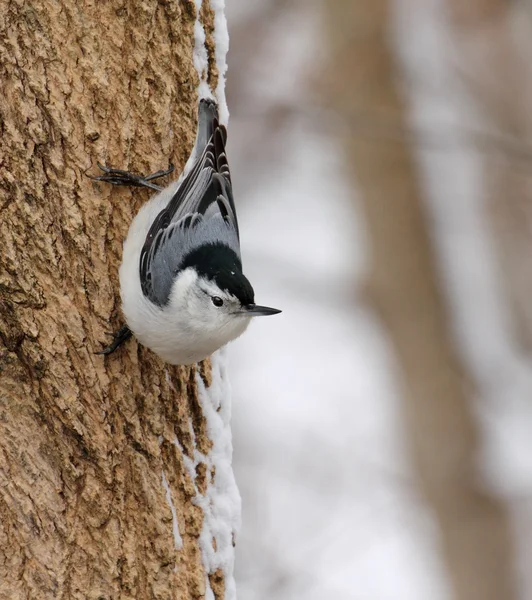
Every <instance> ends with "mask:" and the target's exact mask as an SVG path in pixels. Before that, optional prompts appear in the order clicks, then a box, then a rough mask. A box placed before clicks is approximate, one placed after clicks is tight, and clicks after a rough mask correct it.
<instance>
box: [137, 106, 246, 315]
mask: <svg viewBox="0 0 532 600" xmlns="http://www.w3.org/2000/svg"><path fill="white" fill-rule="evenodd" d="M226 141H227V130H226V128H225V127H224V126H223V125H220V124H219V123H218V119H217V117H215V118H213V123H212V135H211V137H210V139H209V140H208V143H207V144H206V146H205V148H204V149H203V152H202V153H201V155H200V157H199V158H198V160H197V162H196V163H195V164H194V166H193V167H192V169H191V170H190V172H189V173H188V175H187V176H186V177H185V179H184V180H183V182H182V184H181V185H180V186H179V188H178V189H177V191H176V192H175V194H174V195H173V196H172V198H171V199H170V201H169V202H168V204H167V206H166V207H165V208H164V209H163V210H162V211H161V212H160V213H159V214H158V215H157V217H156V219H155V220H154V222H153V224H152V226H151V227H150V230H149V231H148V235H147V236H146V241H145V243H144V246H143V248H142V251H141V254H140V265H139V268H140V281H141V287H142V291H143V293H144V295H145V296H146V297H147V298H149V299H150V300H151V301H152V302H154V303H155V304H157V305H158V306H164V305H165V304H166V303H167V302H168V298H169V296H170V292H171V288H172V284H173V281H174V278H175V275H176V273H177V272H178V271H179V268H180V265H181V264H182V263H183V261H184V259H185V258H186V256H187V254H189V253H190V252H191V251H193V250H194V249H196V248H198V247H199V246H201V245H202V244H209V243H212V244H214V243H220V242H221V243H223V244H226V245H227V246H229V248H231V249H232V250H234V251H235V253H236V254H237V256H238V257H240V244H239V233H238V222H237V217H236V210H235V204H234V199H233V192H232V186H231V173H230V170H229V163H228V161H227V155H226V152H225V144H226Z"/></svg>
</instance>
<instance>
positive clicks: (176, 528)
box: [162, 471, 183, 550]
mask: <svg viewBox="0 0 532 600" xmlns="http://www.w3.org/2000/svg"><path fill="white" fill-rule="evenodd" d="M162 479H163V487H164V489H165V492H166V501H167V502H168V506H169V507H170V510H171V511H172V533H173V534H174V545H175V549H176V550H181V548H182V547H183V539H182V538H181V534H180V533H179V525H178V522H177V511H176V509H175V506H174V503H173V502H172V491H171V490H170V485H169V484H168V479H166V474H165V472H164V471H163V477H162Z"/></svg>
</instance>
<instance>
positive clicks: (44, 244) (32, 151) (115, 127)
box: [0, 0, 239, 600]
mask: <svg viewBox="0 0 532 600" xmlns="http://www.w3.org/2000/svg"><path fill="white" fill-rule="evenodd" d="M218 5H220V3H219V2H218V3H216V6H217V8H216V10H217V11H221V9H220V8H218ZM213 6H214V3H213ZM216 16H217V17H220V18H217V24H218V25H217V26H220V27H222V26H223V25H224V19H223V12H220V13H219V14H217V15H216ZM214 17H215V13H214V10H213V9H212V8H211V6H210V3H209V0H204V1H203V7H202V9H201V15H197V14H196V6H195V4H194V2H191V1H189V0H184V1H183V2H177V1H174V0H172V1H163V0H159V1H155V0H147V1H145V2H140V1H137V0H131V1H129V2H126V3H124V2H122V1H120V0H111V1H110V2H89V1H88V0H81V2H80V1H79V0H60V1H57V2H49V1H47V0H37V1H35V2H31V3H29V4H28V3H26V2H18V1H16V2H8V1H7V0H0V82H1V83H0V87H1V88H2V89H1V93H0V210H1V213H0V214H1V221H0V240H1V242H2V243H1V245H2V250H1V252H0V599H1V600H3V599H6V600H18V599H22V598H24V599H25V598H28V599H32V600H33V599H39V600H40V599H47V598H63V599H71V598H72V599H75V598H79V599H94V600H104V599H105V600H111V599H113V600H114V599H118V598H120V599H126V598H131V599H135V600H144V599H152V598H157V599H178V598H182V599H185V598H187V599H188V598H202V597H204V596H205V595H207V597H211V598H212V597H213V595H212V594H211V593H210V590H209V588H211V589H212V592H213V594H214V597H216V598H217V599H219V598H223V597H224V590H225V597H232V596H233V595H234V589H233V586H234V584H233V580H232V562H233V537H234V536H233V533H234V529H235V527H236V526H237V524H238V516H239V512H238V511H239V504H238V502H239V500H238V493H237V491H236V487H235V484H234V479H233V477H232V471H231V467H230V460H231V438H230V429H229V418H230V405H229V397H228V390H227V387H226V384H225V380H226V377H225V367H224V361H223V356H218V357H217V358H214V359H213V363H212V367H211V363H210V361H208V360H207V361H204V362H203V363H201V364H200V365H198V366H197V367H188V368H185V367H169V366H166V365H164V364H163V363H162V362H161V361H160V360H159V359H158V358H157V357H156V356H155V355H154V354H152V353H151V352H150V351H149V350H147V349H146V348H143V347H141V346H139V345H138V344H137V343H136V341H134V340H131V341H129V342H128V343H127V344H126V345H125V346H123V347H122V348H120V349H119V350H118V351H117V352H116V353H115V354H113V355H111V356H109V357H106V358H104V357H102V356H96V355H95V354H94V353H95V351H98V350H99V349H101V347H102V345H104V344H106V342H107V341H108V340H106V337H105V332H106V331H112V330H115V329H116V328H118V326H120V324H121V323H122V321H121V319H122V318H123V317H122V316H121V314H120V311H119V293H118V291H119V290H118V276H117V270H118V266H119V262H120V258H121V248H122V242H123V240H124V238H125V236H126V233H127V230H128V227H129V225H130V223H131V221H132V219H133V217H134V215H135V214H136V211H137V210H138V208H139V207H140V206H141V204H142V203H143V202H145V201H146V199H147V198H148V197H149V193H148V192H146V191H145V190H136V191H133V192H131V191H130V190H128V189H125V188H113V187H112V186H109V185H106V184H98V183H95V182H93V181H91V180H90V179H89V178H88V177H87V176H86V173H87V172H89V173H91V174H97V172H98V171H97V169H96V161H100V162H101V163H105V164H109V165H112V166H118V167H121V168H126V169H132V170H136V171H139V172H144V173H148V172H153V171H156V170H158V169H161V168H165V167H166V166H167V165H168V163H169V162H173V163H175V164H176V167H177V172H179V170H180V168H182V167H183V165H184V163H185V161H186V159H187V157H188V154H189V152H190V149H191V147H192V144H193V140H194V135H195V127H196V115H197V100H198V97H197V91H196V90H197V87H198V85H199V77H198V73H197V72H196V70H195V67H194V56H193V53H194V47H195V37H194V32H195V26H196V31H197V30H198V27H199V25H197V23H196V20H197V19H198V20H199V21H200V23H201V24H202V25H203V27H204V30H205V32H206V42H205V48H206V49H207V52H208V58H209V60H208V64H209V72H208V73H207V74H206V76H207V81H208V83H209V85H210V87H211V89H214V88H216V86H217V83H218V71H217V65H219V64H221V63H220V61H219V60H217V59H218V58H220V57H219V56H217V55H216V52H217V50H216V49H215V45H214V34H213V32H214ZM222 33H223V32H222ZM197 42H198V40H197V39H196V45H197ZM222 59H223V60H225V58H224V57H223V56H222ZM222 93H223V90H222ZM223 511H225V512H223Z"/></svg>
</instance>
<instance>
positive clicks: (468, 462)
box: [326, 0, 515, 600]
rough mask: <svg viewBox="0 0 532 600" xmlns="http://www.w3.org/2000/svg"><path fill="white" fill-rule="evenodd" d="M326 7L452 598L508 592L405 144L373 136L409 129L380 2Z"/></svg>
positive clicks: (503, 524)
mask: <svg viewBox="0 0 532 600" xmlns="http://www.w3.org/2000/svg"><path fill="white" fill-rule="evenodd" d="M326 7H327V9H328V20H329V26H330V39H331V44H332V57H331V58H332V60H331V64H330V72H329V77H330V81H329V80H328V81H327V83H328V84H330V88H329V94H330V96H329V97H330V98H333V102H334V104H335V107H336V108H338V109H339V110H340V112H341V113H342V114H343V116H344V117H345V118H346V120H347V121H348V122H349V123H350V124H351V125H353V124H355V123H357V122H358V123H360V122H361V121H362V120H363V122H364V125H365V131H366V132H369V133H370V135H360V134H357V132H356V131H355V128H354V126H353V127H351V128H350V129H349V128H347V131H348V132H349V133H348V134H347V135H346V146H347V150H348V160H349V162H350V165H352V168H353V172H354V173H355V175H356V183H357V185H358V186H359V189H360V192H361V201H362V205H363V208H364V212H365V216H366V225H367V229H368V233H369V241H370V261H371V269H370V273H369V276H368V286H367V289H368V296H369V298H370V300H371V302H372V303H373V304H374V306H375V308H376V309H377V311H378V313H379V315H380V317H381V319H382V321H383V323H384V325H385V327H386V331H387V334H388V335H389V337H390V340H391V342H392V343H393V346H394V349H395V351H396V356H397V360H398V363H399V366H400V367H401V371H402V388H403V389H402V396H403V406H404V415H405V423H406V428H407V434H408V438H409V442H410V447H411V452H412V457H413V461H414V464H415V466H416V468H417V472H418V475H419V482H420V486H421V489H422V491H423V493H424V495H425V497H426V499H427V500H428V502H429V506H430V508H431V509H432V510H433V511H434V513H435V516H436V518H437V520H438V522H439V525H440V530H441V540H442V546H443V554H444V557H445V560H446V563H447V567H448V573H449V580H450V583H451V586H452V588H453V591H454V597H455V598H457V599H459V600H501V599H502V598H504V599H508V600H510V599H511V598H514V597H515V588H514V574H513V564H512V552H513V548H512V541H511V535H510V529H509V524H508V519H507V515H506V511H505V508H504V506H503V505H501V504H500V503H499V502H498V501H497V500H496V499H495V498H493V497H492V496H490V495H489V494H488V493H487V492H486V490H485V489H483V487H482V485H481V484H480V482H478V480H477V475H476V474H475V464H474V460H475V456H476V453H477V451H478V433H477V427H476V423H475V421H474V418H473V416H472V414H471V406H470V402H471V399H472V398H473V396H474V394H473V383H472V379H471V377H470V375H469V373H467V370H466V367H465V365H463V364H462V362H461V359H460V356H459V353H458V352H457V351H456V348H455V344H454V340H453V339H452V338H451V336H450V331H451V329H452V327H451V320H450V319H449V315H448V313H447V307H446V306H445V304H444V301H443V294H442V290H441V286H442V283H441V282H440V280H439V277H438V268H437V264H436V260H435V257H434V249H433V246H432V241H431V237H430V225H429V222H428V219H427V218H426V214H425V207H424V198H423V190H422V187H421V184H420V182H419V180H418V174H417V168H416V165H415V161H414V157H413V154H412V148H411V147H410V146H408V145H406V144H404V143H402V142H401V141H400V140H398V139H397V137H396V136H393V135H392V136H388V138H386V135H384V136H382V135H379V134H380V133H382V132H383V131H384V132H388V133H390V132H394V131H395V133H397V132H398V131H399V132H405V131H406V130H407V129H408V119H407V117H406V114H405V108H404V106H403V102H402V100H401V97H400V94H399V92H398V90H397V87H396V80H397V79H398V78H399V73H398V71H397V70H396V67H395V64H394V59H393V56H392V53H391V51H390V49H389V44H390V43H391V42H390V33H389V31H390V29H391V27H390V16H389V11H390V6H389V2H388V1H386V0H378V1H376V2H363V1H361V0H359V1H358V2H350V1H343V2H330V3H326ZM379 126H380V128H379ZM382 126H384V129H383V127H382ZM372 133H373V134H374V135H373V136H372ZM394 137H395V139H394ZM404 139H405V138H403V140H404Z"/></svg>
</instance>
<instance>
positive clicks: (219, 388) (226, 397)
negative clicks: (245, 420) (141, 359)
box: [173, 348, 241, 600]
mask: <svg viewBox="0 0 532 600" xmlns="http://www.w3.org/2000/svg"><path fill="white" fill-rule="evenodd" d="M196 383H197V385H198V390H199V400H200V405H201V409H202V413H203V416H204V417H205V420H206V423H207V434H208V437H209V439H210V440H211V442H212V444H213V446H212V449H211V451H210V452H209V454H207V455H205V454H203V453H202V452H200V451H199V450H197V449H196V448H195V449H194V458H193V459H191V458H189V457H188V456H187V455H186V454H185V452H184V450H183V448H182V446H181V444H180V443H179V440H178V439H177V438H175V439H174V440H173V442H174V444H175V445H176V446H177V447H178V448H179V449H180V450H181V453H182V456H183V460H184V463H185V467H186V469H187V471H188V474H189V476H190V478H191V480H192V481H193V483H194V487H195V490H196V495H195V497H194V498H193V500H192V502H193V503H194V504H195V505H196V506H199V507H200V508H201V509H202V511H203V528H202V531H201V534H200V540H199V543H200V549H201V556H202V560H203V565H204V567H205V572H206V574H210V573H214V572H215V571H216V570H217V569H221V570H222V572H223V575H224V580H225V597H226V598H227V600H234V599H235V598H236V588H235V581H234V575H233V569H234V561H235V552H234V547H233V540H234V538H235V536H236V534H237V532H238V530H239V529H240V514H241V501H240V494H239V492H238V488H237V486H236V482H235V478H234V475H233V468H232V456H233V443H232V433H231V388H230V384H229V381H228V378H227V367H226V351H225V349H223V348H222V350H219V351H218V352H217V353H215V354H214V355H213V357H212V384H211V385H210V386H209V387H208V388H207V387H205V384H204V382H203V379H202V378H201V376H200V375H199V374H198V375H197V376H196ZM189 426H190V432H191V435H192V439H193V441H194V446H195V440H194V430H193V428H192V424H191V423H190V425H189ZM200 463H204V464H205V465H206V467H207V490H206V493H205V495H203V494H202V493H201V492H200V490H199V489H198V487H197V485H196V467H197V466H198V465H199V464H200ZM212 474H214V476H212ZM213 541H214V542H215V545H216V550H215V549H214V546H213Z"/></svg>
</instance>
